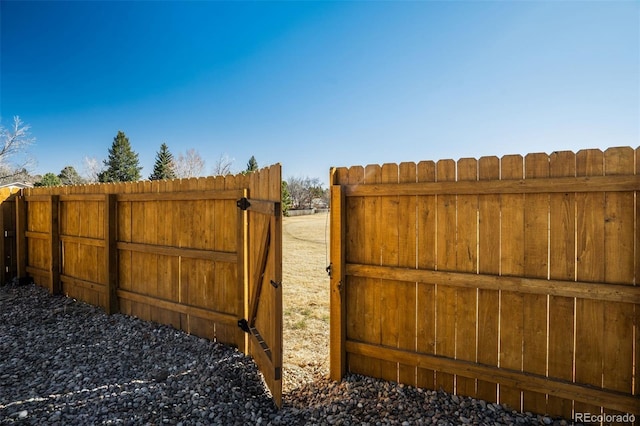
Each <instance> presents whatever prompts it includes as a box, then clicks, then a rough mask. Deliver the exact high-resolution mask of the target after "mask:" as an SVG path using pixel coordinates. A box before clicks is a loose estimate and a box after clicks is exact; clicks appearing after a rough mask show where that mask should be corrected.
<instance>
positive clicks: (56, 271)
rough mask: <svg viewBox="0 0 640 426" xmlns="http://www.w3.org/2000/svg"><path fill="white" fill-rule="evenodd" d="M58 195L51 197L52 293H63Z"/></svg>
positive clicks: (50, 259)
mask: <svg viewBox="0 0 640 426" xmlns="http://www.w3.org/2000/svg"><path fill="white" fill-rule="evenodd" d="M59 205H60V204H59V200H58V195H52V196H51V198H50V199H49V214H50V224H49V232H50V236H49V243H50V245H49V247H48V249H49V261H50V264H49V268H50V271H51V274H50V275H49V291H50V292H51V294H61V293H62V288H61V285H60V228H59V226H58V224H59V216H58V211H59V210H58V207H59Z"/></svg>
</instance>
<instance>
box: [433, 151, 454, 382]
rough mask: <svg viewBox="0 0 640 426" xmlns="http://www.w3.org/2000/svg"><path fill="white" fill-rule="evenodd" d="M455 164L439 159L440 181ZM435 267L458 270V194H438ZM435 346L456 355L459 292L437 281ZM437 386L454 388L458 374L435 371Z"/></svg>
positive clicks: (449, 177)
mask: <svg viewBox="0 0 640 426" xmlns="http://www.w3.org/2000/svg"><path fill="white" fill-rule="evenodd" d="M455 178H456V164H455V162H454V161H453V160H440V161H438V162H437V164H436V179H437V180H438V181H454V180H455ZM436 209H437V212H436V218H437V229H436V238H437V240H436V247H437V251H436V259H437V263H436V268H437V269H438V270H440V271H455V269H456V225H457V224H456V214H457V211H456V196H455V195H449V194H444V195H438V196H437V197H436ZM435 299H436V336H435V337H436V346H435V353H436V354H437V355H441V356H446V357H450V358H454V357H455V347H456V346H455V345H456V341H455V332H456V329H455V320H456V291H455V289H454V288H453V287H450V286H447V285H443V284H442V283H440V282H437V283H436V289H435ZM436 386H437V387H438V388H442V389H443V390H444V391H445V392H450V393H453V392H454V390H455V377H454V376H453V375H452V374H449V373H444V372H440V371H436Z"/></svg>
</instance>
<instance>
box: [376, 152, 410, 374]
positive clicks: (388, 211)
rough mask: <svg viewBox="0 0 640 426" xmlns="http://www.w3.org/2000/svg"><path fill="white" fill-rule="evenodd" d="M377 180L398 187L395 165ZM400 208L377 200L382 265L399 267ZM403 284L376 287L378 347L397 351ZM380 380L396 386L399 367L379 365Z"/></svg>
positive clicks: (393, 198) (392, 200) (392, 199)
mask: <svg viewBox="0 0 640 426" xmlns="http://www.w3.org/2000/svg"><path fill="white" fill-rule="evenodd" d="M380 179H381V182H382V183H398V165H397V164H395V163H387V164H383V165H382V167H381V169H380ZM399 204H400V200H399V198H398V197H397V196H386V197H381V198H380V215H377V217H376V219H377V221H378V222H379V224H380V225H379V228H378V230H379V234H378V235H379V240H378V241H377V242H376V245H377V248H378V250H379V253H380V258H379V260H378V262H379V263H380V264H381V265H390V266H398V251H399V229H398V228H399V223H398V215H399V214H400V211H399ZM403 284H404V283H401V282H396V281H387V280H382V281H380V282H379V283H377V285H378V286H379V290H378V291H379V294H380V297H379V298H378V299H377V300H375V303H376V304H377V306H376V308H375V310H376V311H377V312H379V313H380V315H379V316H378V317H377V318H376V319H375V321H379V324H380V325H379V327H380V343H381V344H382V345H384V346H391V347H398V339H399V335H400V329H399V323H400V317H401V316H403V315H404V308H405V307H404V306H400V305H399V300H398V296H399V293H401V292H402V291H403V289H401V286H402V285H403ZM407 331H408V330H407ZM380 377H381V378H382V379H384V380H390V381H394V382H398V380H399V379H398V364H397V363H395V362H381V363H380Z"/></svg>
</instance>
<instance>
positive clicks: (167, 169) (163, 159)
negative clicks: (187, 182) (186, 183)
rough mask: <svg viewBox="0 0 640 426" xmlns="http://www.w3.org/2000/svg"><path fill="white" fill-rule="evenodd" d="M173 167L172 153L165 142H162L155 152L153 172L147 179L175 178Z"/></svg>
mask: <svg viewBox="0 0 640 426" xmlns="http://www.w3.org/2000/svg"><path fill="white" fill-rule="evenodd" d="M174 167H175V163H174V161H173V154H171V152H169V147H168V146H167V144H166V143H163V144H162V145H160V151H158V152H157V153H156V163H155V164H154V166H153V173H151V176H149V180H161V179H175V178H176V172H175V170H174Z"/></svg>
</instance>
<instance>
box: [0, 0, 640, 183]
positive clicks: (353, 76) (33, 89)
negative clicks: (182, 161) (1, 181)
mask: <svg viewBox="0 0 640 426" xmlns="http://www.w3.org/2000/svg"><path fill="white" fill-rule="evenodd" d="M0 13H1V32H0V36H1V39H0V42H1V51H0V52H1V53H0V61H1V62H0V90H1V92H0V116H1V117H2V123H3V124H5V125H7V124H9V123H10V122H11V120H12V117H13V116H14V115H19V116H20V117H21V118H22V119H23V120H24V121H25V122H27V123H29V124H30V125H31V127H32V134H33V136H35V137H36V138H37V142H36V144H35V145H34V146H33V147H32V149H31V153H32V155H33V156H34V157H35V159H36V160H37V166H36V167H35V168H34V170H33V171H34V172H36V173H41V174H43V173H46V172H54V173H59V172H60V170H61V169H62V168H63V167H64V166H66V165H73V166H74V167H76V169H78V171H80V172H82V168H83V158H84V157H85V156H89V157H95V158H98V159H100V160H101V159H104V158H106V156H107V150H108V148H109V147H110V146H111V143H112V141H113V138H114V136H115V135H116V133H117V132H118V130H122V131H124V132H125V133H126V134H127V136H128V137H129V140H130V142H131V144H132V147H133V149H134V150H135V151H136V152H138V154H139V156H140V162H141V165H142V166H143V167H144V169H143V172H142V173H143V176H144V177H145V178H146V177H148V176H149V174H150V173H151V171H152V167H153V162H154V159H155V153H156V152H157V150H158V149H159V147H160V144H161V143H162V142H166V143H167V144H168V145H169V149H170V150H171V151H172V152H173V153H174V155H177V154H178V153H180V152H185V151H186V150H187V149H189V148H194V149H196V150H197V151H198V152H199V153H200V154H201V155H202V157H203V158H204V159H205V160H206V162H207V165H206V171H207V172H210V171H211V169H212V167H213V164H214V162H215V161H216V160H217V159H218V158H219V157H220V156H221V155H223V154H226V155H228V156H229V157H231V158H232V159H234V163H233V170H234V172H237V171H240V170H242V169H244V168H245V166H246V163H247V161H248V160H249V158H250V157H251V156H252V155H254V156H255V157H256V159H257V160H258V163H259V165H260V166H266V165H269V164H272V163H275V162H280V163H282V165H283V177H284V178H287V177H289V176H300V177H303V176H310V177H319V178H320V179H321V180H322V181H323V182H325V183H326V182H327V181H328V173H329V168H330V167H331V166H350V165H356V164H362V165H366V164H370V163H378V164H382V163H385V162H401V161H419V160H438V159H443V158H453V159H458V158H462V157H476V158H478V157H480V156H483V155H498V156H502V155H504V154H512V153H520V154H526V153H528V152H547V153H550V152H552V151H555V150H574V151H577V150H579V149H582V148H606V147H610V146H632V147H634V148H635V147H637V146H638V145H639V140H640V2H637V1H602V2H598V1H588V2H587V1H584V2H583V1H564V2H553V1H540V2H537V1H529V2H510V1H506V2H492V1H483V2H465V1H456V2H430V1H424V2H419V1H414V2H367V1H359V2H337V1H336V2H295V1H291V2H213V1H211V2H208V1H201V2H148V1H137V2H127V1H112V2H94V1H84V2H81V1H72V2H50V1H42V2H27V1H20V2H12V1H5V0H3V1H2V2H1V3H0Z"/></svg>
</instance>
